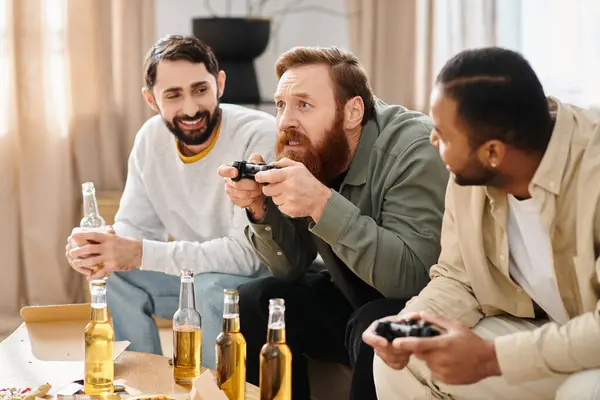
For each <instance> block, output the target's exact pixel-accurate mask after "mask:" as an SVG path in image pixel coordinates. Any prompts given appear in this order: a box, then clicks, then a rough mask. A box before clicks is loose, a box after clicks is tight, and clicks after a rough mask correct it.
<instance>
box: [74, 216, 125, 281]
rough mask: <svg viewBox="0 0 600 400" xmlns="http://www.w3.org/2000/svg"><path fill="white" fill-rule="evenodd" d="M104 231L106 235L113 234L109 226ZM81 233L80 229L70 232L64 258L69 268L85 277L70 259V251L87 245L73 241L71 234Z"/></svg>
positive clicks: (83, 272) (82, 271)
mask: <svg viewBox="0 0 600 400" xmlns="http://www.w3.org/2000/svg"><path fill="white" fill-rule="evenodd" d="M104 229H105V232H106V233H108V234H111V235H114V234H115V230H114V229H113V227H112V226H110V225H107V226H105V227H104ZM81 231H82V228H73V230H72V231H71V236H69V237H68V238H67V245H66V246H65V256H66V257H67V261H68V262H69V265H70V266H71V268H73V269H74V270H75V271H77V272H79V273H80V274H83V275H87V274H86V271H84V270H79V269H77V268H75V267H74V266H73V261H75V260H74V259H73V258H72V257H71V250H73V249H77V248H78V247H80V246H83V245H86V244H88V242H76V241H75V240H74V239H73V234H74V233H76V232H81Z"/></svg>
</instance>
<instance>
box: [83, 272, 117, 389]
mask: <svg viewBox="0 0 600 400" xmlns="http://www.w3.org/2000/svg"><path fill="white" fill-rule="evenodd" d="M90 294H91V306H92V307H91V308H92V312H91V320H90V322H89V323H88V324H87V326H86V327H85V333H84V336H85V379H84V391H85V394H86V395H106V394H111V393H114V385H113V380H114V347H115V332H114V330H113V327H112V324H111V321H110V316H109V313H108V307H107V305H106V281H105V280H103V279H98V280H93V281H92V282H90Z"/></svg>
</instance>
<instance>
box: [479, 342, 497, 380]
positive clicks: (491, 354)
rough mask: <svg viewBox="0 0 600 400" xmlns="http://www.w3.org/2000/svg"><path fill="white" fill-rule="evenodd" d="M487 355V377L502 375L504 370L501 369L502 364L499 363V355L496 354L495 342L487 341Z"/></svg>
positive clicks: (485, 363)
mask: <svg viewBox="0 0 600 400" xmlns="http://www.w3.org/2000/svg"><path fill="white" fill-rule="evenodd" d="M485 343H486V347H487V350H486V353H485V354H486V357H485V360H484V363H483V365H484V367H485V369H484V370H485V374H486V377H490V376H500V375H502V371H500V364H499V363H498V357H497V356H496V346H495V345H494V342H491V341H486V342H485Z"/></svg>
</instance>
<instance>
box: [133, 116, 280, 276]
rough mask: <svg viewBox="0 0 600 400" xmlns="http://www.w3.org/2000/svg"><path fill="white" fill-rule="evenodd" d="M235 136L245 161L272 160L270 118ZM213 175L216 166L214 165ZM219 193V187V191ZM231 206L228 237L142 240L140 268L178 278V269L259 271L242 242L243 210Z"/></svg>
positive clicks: (258, 264) (247, 125) (273, 136)
mask: <svg viewBox="0 0 600 400" xmlns="http://www.w3.org/2000/svg"><path fill="white" fill-rule="evenodd" d="M236 136H237V137H240V138H244V140H245V145H244V146H243V156H244V157H245V159H248V157H250V155H251V154H252V153H258V154H261V155H262V156H263V158H264V159H265V160H267V161H270V160H272V158H273V153H274V149H275V140H276V133H275V123H274V120H273V118H272V117H270V118H264V117H261V118H256V119H254V120H252V121H247V122H246V123H244V124H243V125H242V126H239V127H238V128H237V131H236ZM214 169H215V173H216V169H217V166H215V168H214ZM219 190H223V188H222V187H221V188H219ZM223 206H224V207H225V206H227V207H233V210H234V211H233V218H232V221H231V223H230V228H229V231H228V235H227V236H224V237H218V238H214V239H212V240H207V241H204V242H201V243H200V242H192V241H184V240H178V241H173V242H165V241H160V240H151V239H145V240H144V241H143V251H142V269H143V270H151V271H161V272H165V273H168V274H175V275H178V274H179V271H180V270H181V269H182V268H191V269H193V270H194V272H195V273H196V274H200V273H208V272H219V273H227V274H235V275H245V276H250V275H253V274H255V273H256V272H258V271H259V270H261V269H262V268H263V266H262V264H261V262H260V260H259V258H258V256H257V254H256V252H255V251H254V249H253V248H252V246H251V245H250V243H249V242H248V240H247V239H246V237H245V235H244V230H245V228H246V226H247V225H248V219H247V218H246V213H245V210H243V209H241V208H239V207H234V206H233V205H231V203H229V202H227V203H226V204H223Z"/></svg>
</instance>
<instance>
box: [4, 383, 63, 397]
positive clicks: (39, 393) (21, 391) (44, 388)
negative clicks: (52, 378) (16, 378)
mask: <svg viewBox="0 0 600 400" xmlns="http://www.w3.org/2000/svg"><path fill="white" fill-rule="evenodd" d="M51 388H52V386H51V385H50V384H49V383H44V384H43V385H40V386H39V387H37V388H36V389H33V390H32V389H31V388H15V387H11V388H2V389H0V399H1V400H34V399H35V398H36V397H46V395H47V394H48V392H49V391H50V389H51Z"/></svg>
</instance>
